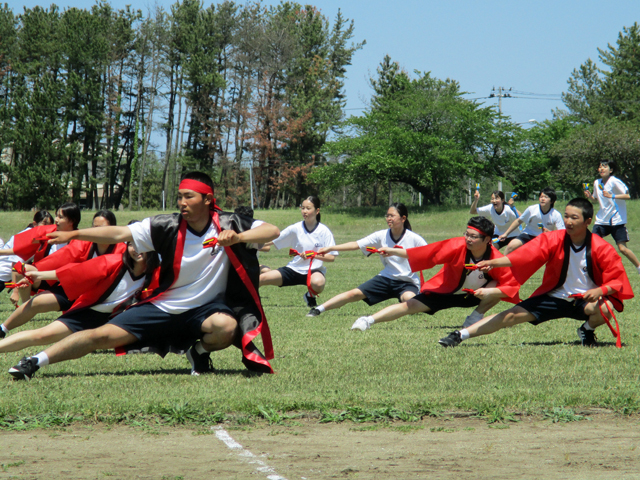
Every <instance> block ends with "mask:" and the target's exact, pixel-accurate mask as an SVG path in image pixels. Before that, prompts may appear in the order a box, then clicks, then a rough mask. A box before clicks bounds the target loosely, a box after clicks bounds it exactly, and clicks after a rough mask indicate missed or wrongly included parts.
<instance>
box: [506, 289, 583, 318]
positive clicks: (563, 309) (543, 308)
mask: <svg viewBox="0 0 640 480" xmlns="http://www.w3.org/2000/svg"><path fill="white" fill-rule="evenodd" d="M516 306H517V307H522V308H524V309H525V310H526V311H527V312H529V313H530V314H531V315H533V316H534V317H535V318H536V319H535V320H532V321H531V322H529V323H531V324H532V325H539V324H541V323H544V322H546V321H548V320H555V319H556V318H573V319H574V320H582V321H587V320H589V315H587V314H586V313H584V307H586V306H587V302H585V301H584V300H583V299H582V298H574V299H571V301H570V302H568V301H566V300H563V299H562V298H556V297H552V296H551V295H538V296H535V297H530V298H527V299H526V300H523V301H522V302H520V303H519V304H518V305H516Z"/></svg>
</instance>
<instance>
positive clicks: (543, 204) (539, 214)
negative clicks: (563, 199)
mask: <svg viewBox="0 0 640 480" xmlns="http://www.w3.org/2000/svg"><path fill="white" fill-rule="evenodd" d="M556 198H557V197H556V191H555V190H554V189H553V188H551V187H546V188H544V189H543V190H542V191H541V192H540V196H539V197H538V200H539V204H538V205H531V206H530V207H528V208H527V209H526V210H525V211H524V213H523V214H522V215H521V216H520V218H518V219H517V220H516V221H514V222H513V223H512V224H511V226H510V227H509V228H508V229H507V231H506V232H504V233H503V234H502V235H500V237H499V238H500V241H503V240H506V239H507V238H509V235H511V232H513V231H515V230H516V229H517V228H518V227H519V226H520V225H521V224H524V226H525V228H524V230H523V231H522V233H521V234H520V235H518V236H517V237H516V238H514V239H513V240H511V241H510V242H509V244H508V245H507V249H506V250H505V251H504V254H505V255H509V254H510V253H511V252H513V251H514V250H515V249H517V248H520V247H521V246H522V245H524V244H525V243H527V242H529V241H531V240H533V239H534V238H536V237H537V236H538V235H540V234H541V233H543V232H551V231H553V230H562V229H563V228H564V222H563V221H562V215H560V213H559V212H558V211H557V210H556V209H555V208H553V206H554V205H555V203H556Z"/></svg>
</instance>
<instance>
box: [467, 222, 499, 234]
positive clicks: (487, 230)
mask: <svg viewBox="0 0 640 480" xmlns="http://www.w3.org/2000/svg"><path fill="white" fill-rule="evenodd" d="M467 227H473V228H476V229H478V230H480V231H481V232H482V233H483V234H484V236H485V237H493V231H494V229H495V225H494V224H493V222H492V221H491V220H489V219H488V218H485V217H472V218H470V219H469V221H468V222H467Z"/></svg>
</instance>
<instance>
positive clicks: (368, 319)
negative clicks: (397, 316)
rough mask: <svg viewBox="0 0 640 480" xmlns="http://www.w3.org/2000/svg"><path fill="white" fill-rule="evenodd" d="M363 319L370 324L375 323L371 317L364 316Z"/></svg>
mask: <svg viewBox="0 0 640 480" xmlns="http://www.w3.org/2000/svg"><path fill="white" fill-rule="evenodd" d="M364 319H365V320H366V321H367V323H368V324H369V325H370V326H371V325H373V324H374V323H376V321H375V320H374V318H373V317H364Z"/></svg>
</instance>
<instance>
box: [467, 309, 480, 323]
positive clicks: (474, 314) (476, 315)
mask: <svg viewBox="0 0 640 480" xmlns="http://www.w3.org/2000/svg"><path fill="white" fill-rule="evenodd" d="M482 317H484V313H480V312H479V311H477V310H474V311H473V312H471V315H469V316H468V317H467V318H468V319H469V321H470V322H471V323H472V324H473V323H476V322H478V321H480V320H482Z"/></svg>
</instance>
